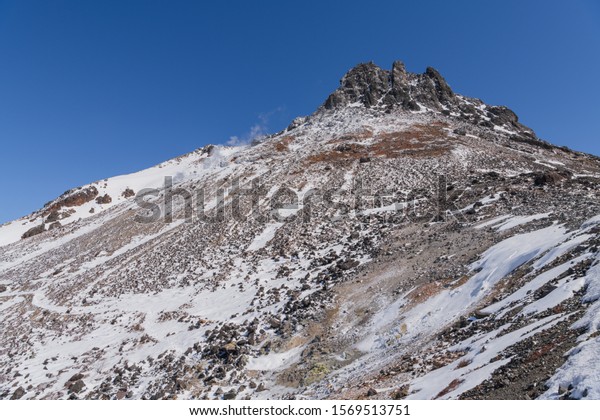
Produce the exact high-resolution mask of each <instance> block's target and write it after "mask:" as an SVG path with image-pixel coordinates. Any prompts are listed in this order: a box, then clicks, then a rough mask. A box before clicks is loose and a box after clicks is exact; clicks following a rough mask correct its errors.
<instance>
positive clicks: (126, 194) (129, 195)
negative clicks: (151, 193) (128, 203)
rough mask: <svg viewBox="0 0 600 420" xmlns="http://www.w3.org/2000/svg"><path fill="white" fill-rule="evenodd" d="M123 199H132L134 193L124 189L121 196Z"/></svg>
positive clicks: (129, 189)
mask: <svg viewBox="0 0 600 420" xmlns="http://www.w3.org/2000/svg"><path fill="white" fill-rule="evenodd" d="M121 195H122V196H123V197H124V198H129V197H133V196H134V195H135V192H134V191H133V190H132V189H131V188H126V189H125V191H123V193H122V194H121Z"/></svg>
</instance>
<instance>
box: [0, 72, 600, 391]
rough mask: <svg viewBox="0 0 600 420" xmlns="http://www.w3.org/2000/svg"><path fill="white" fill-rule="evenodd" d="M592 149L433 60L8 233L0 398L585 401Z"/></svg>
mask: <svg viewBox="0 0 600 420" xmlns="http://www.w3.org/2000/svg"><path fill="white" fill-rule="evenodd" d="M599 195H600V160H599V159H598V158H597V157H595V156H591V155H588V154H585V153H580V152H575V151H572V150H570V149H568V148H566V147H558V146H555V145H553V144H551V143H549V142H547V141H544V140H541V139H539V138H538V137H537V136H536V134H535V133H534V131H533V130H531V129H530V128H528V127H525V126H524V125H522V124H521V123H520V122H519V120H518V118H517V116H516V115H515V113H514V112H512V111H511V110H510V109H508V108H506V107H504V106H492V105H488V104H485V103H483V102H482V101H481V100H479V99H475V98H469V97H466V96H462V95H460V94H459V93H456V92H454V91H453V90H452V89H451V87H450V85H449V84H448V82H447V81H446V80H445V79H444V78H443V77H442V76H441V75H440V73H439V72H438V71H436V70H435V69H433V68H427V69H426V71H425V72H424V73H423V74H413V73H410V72H407V71H406V69H405V66H404V65H403V64H402V63H401V62H399V61H397V62H395V63H393V65H392V68H391V70H384V69H382V68H380V67H378V66H376V65H375V64H373V63H365V64H359V65H358V66H356V67H354V68H353V69H351V70H350V71H349V72H348V73H347V74H346V75H345V76H344V77H343V78H342V79H341V82H340V86H339V88H338V89H337V90H335V91H334V92H333V93H332V94H331V95H330V96H329V97H328V98H327V99H326V100H325V102H324V103H323V104H322V105H321V106H320V107H318V109H317V110H316V111H315V112H314V113H313V114H312V115H309V116H306V117H298V118H296V119H295V120H294V121H293V122H292V123H291V124H290V126H289V127H288V128H287V129H285V130H284V131H282V132H280V133H276V134H274V135H270V136H268V137H264V138H260V139H256V140H255V141H253V142H252V144H249V145H243V146H236V147H225V146H219V145H216V146H212V145H211V146H206V147H203V148H200V149H198V150H195V151H192V152H190V153H189V154H187V155H184V156H180V157H178V158H175V159H172V160H169V161H167V162H164V163H162V164H160V165H157V166H155V167H152V168H149V169H146V170H144V171H141V172H138V173H134V174H129V175H123V176H116V177H112V178H106V179H104V180H100V181H96V182H93V183H91V184H89V185H85V186H81V187H79V188H74V189H72V190H69V191H67V192H65V193H64V194H63V195H61V196H60V197H58V198H57V199H56V200H53V201H51V202H49V203H47V204H45V205H44V206H43V207H42V208H41V209H40V210H39V211H36V212H34V213H32V214H30V215H28V216H26V217H23V218H21V219H18V220H15V221H13V222H10V223H6V224H4V225H2V226H0V321H1V325H2V328H1V329H0V398H3V399H173V398H179V399H267V398H269V399H273V398H280V399H290V398H291V399H293V398H299V399H300V398H302V399H307V398H309V399H323V398H332V399H522V398H525V399H536V398H541V399H599V398H600V371H599V369H598V366H600V334H599V332H598V331H599V330H598V328H599V326H600V300H599V298H600V271H599V270H600V265H599V262H600V254H599V253H598V250H599V246H600V201H599V200H598V198H599Z"/></svg>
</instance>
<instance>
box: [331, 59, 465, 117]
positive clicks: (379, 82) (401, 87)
mask: <svg viewBox="0 0 600 420" xmlns="http://www.w3.org/2000/svg"><path fill="white" fill-rule="evenodd" d="M357 102H358V103H361V104H363V105H364V106H366V107H367V108H371V107H376V106H383V107H401V108H403V109H406V110H410V111H418V110H419V109H420V108H421V107H420V106H419V104H418V103H417V102H420V103H422V104H425V105H427V106H429V107H432V108H435V109H442V107H443V106H447V105H452V104H454V103H455V102H456V101H455V95H454V92H453V91H452V89H451V88H450V86H449V85H448V83H447V82H446V80H445V79H444V78H443V77H442V76H441V75H440V73H439V72H438V71H437V70H435V69H434V68H432V67H428V68H427V70H426V71H425V73H424V74H414V73H409V72H407V71H406V68H405V66H404V63H402V62H401V61H395V62H394V63H393V65H392V70H391V71H388V70H383V69H381V68H380V67H378V66H377V65H375V64H374V63H372V62H369V63H362V64H359V65H357V66H356V67H354V68H352V69H351V70H350V71H349V72H348V73H346V75H344V77H343V78H342V80H341V81H340V87H339V88H338V89H337V90H336V91H335V92H333V93H332V94H331V95H329V97H328V98H327V100H326V101H325V103H324V104H323V105H322V107H321V108H322V109H337V108H342V107H345V106H347V105H349V104H353V103H357Z"/></svg>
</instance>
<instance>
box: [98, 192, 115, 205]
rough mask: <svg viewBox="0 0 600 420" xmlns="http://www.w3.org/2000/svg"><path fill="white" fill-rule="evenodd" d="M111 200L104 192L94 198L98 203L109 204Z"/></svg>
mask: <svg viewBox="0 0 600 420" xmlns="http://www.w3.org/2000/svg"><path fill="white" fill-rule="evenodd" d="M111 202H112V197H111V196H110V195H108V194H104V195H103V196H100V197H98V198H96V203H98V204H109V203H111Z"/></svg>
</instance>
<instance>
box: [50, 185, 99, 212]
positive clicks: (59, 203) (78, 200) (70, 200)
mask: <svg viewBox="0 0 600 420" xmlns="http://www.w3.org/2000/svg"><path fill="white" fill-rule="evenodd" d="M97 195H98V190H97V189H96V187H94V186H90V187H87V188H82V189H80V190H69V191H66V192H65V193H64V194H63V195H61V196H60V197H59V198H58V199H57V200H56V201H55V202H54V203H52V202H51V203H48V204H47V205H46V209H45V211H44V213H45V214H48V215H50V214H52V213H53V212H55V211H58V210H60V209H61V208H63V207H76V206H81V205H82V204H85V203H87V202H89V201H92V200H93V199H94V198H95V197H96V196H97Z"/></svg>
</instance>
